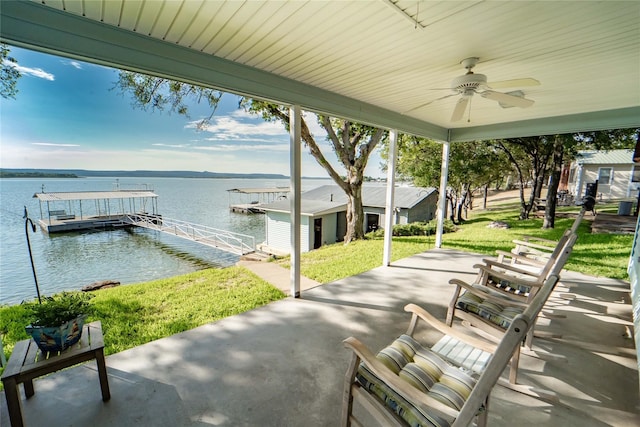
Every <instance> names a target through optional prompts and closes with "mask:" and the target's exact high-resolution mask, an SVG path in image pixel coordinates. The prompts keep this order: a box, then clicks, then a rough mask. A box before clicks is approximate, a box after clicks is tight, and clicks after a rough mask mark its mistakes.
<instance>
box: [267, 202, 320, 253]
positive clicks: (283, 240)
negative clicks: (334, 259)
mask: <svg viewBox="0 0 640 427" xmlns="http://www.w3.org/2000/svg"><path fill="white" fill-rule="evenodd" d="M300 232H301V236H300V250H301V251H302V252H309V242H310V239H309V217H306V216H303V217H301V218H300ZM266 244H267V246H268V247H269V248H273V249H277V250H278V251H282V252H285V253H289V252H290V250H291V223H290V218H289V214H288V213H284V212H269V214H268V215H267V240H266Z"/></svg>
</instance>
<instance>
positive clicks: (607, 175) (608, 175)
mask: <svg viewBox="0 0 640 427" xmlns="http://www.w3.org/2000/svg"><path fill="white" fill-rule="evenodd" d="M612 182H613V168H600V169H599V170H598V184H599V185H609V184H611V183H612Z"/></svg>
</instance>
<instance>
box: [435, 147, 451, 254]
mask: <svg viewBox="0 0 640 427" xmlns="http://www.w3.org/2000/svg"><path fill="white" fill-rule="evenodd" d="M448 176H449V143H448V142H443V143H442V168H441V169H440V194H438V215H437V216H438V227H437V229H436V248H441V247H442V229H443V226H444V215H445V212H446V211H447V177H448Z"/></svg>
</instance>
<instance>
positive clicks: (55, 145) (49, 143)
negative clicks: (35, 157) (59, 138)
mask: <svg viewBox="0 0 640 427" xmlns="http://www.w3.org/2000/svg"><path fill="white" fill-rule="evenodd" d="M32 144H33V145H46V146H48V147H80V145H78V144H54V143H51V142H33V143H32Z"/></svg>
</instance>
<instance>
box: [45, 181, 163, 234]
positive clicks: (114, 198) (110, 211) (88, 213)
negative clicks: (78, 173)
mask: <svg viewBox="0 0 640 427" xmlns="http://www.w3.org/2000/svg"><path fill="white" fill-rule="evenodd" d="M33 197H34V198H36V199H38V202H39V204H40V220H39V221H38V223H39V224H40V227H42V229H43V230H44V231H46V232H47V233H59V232H65V231H77V230H90V229H105V228H116V227H124V226H127V225H130V224H129V223H127V222H126V221H123V218H125V217H126V216H127V215H131V214H145V215H154V216H159V214H158V195H157V194H155V193H154V192H153V191H149V190H117V191H79V192H59V193H36V194H34V195H33Z"/></svg>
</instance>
